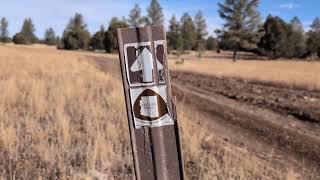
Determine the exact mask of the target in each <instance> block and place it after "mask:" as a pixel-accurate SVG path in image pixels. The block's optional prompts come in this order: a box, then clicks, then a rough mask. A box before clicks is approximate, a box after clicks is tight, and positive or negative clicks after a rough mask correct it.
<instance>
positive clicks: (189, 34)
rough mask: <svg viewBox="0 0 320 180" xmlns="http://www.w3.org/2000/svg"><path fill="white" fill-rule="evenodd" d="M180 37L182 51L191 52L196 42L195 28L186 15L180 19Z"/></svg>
mask: <svg viewBox="0 0 320 180" xmlns="http://www.w3.org/2000/svg"><path fill="white" fill-rule="evenodd" d="M181 36H182V39H183V41H182V42H183V43H182V44H183V50H192V48H193V47H194V46H195V44H196V41H197V32H196V27H195V25H194V23H193V20H192V18H191V17H190V15H189V14H188V13H185V14H184V15H183V16H182V17H181Z"/></svg>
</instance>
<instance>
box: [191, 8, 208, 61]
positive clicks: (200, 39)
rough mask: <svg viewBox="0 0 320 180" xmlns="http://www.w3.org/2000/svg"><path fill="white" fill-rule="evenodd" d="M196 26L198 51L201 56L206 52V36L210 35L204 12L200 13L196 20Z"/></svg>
mask: <svg viewBox="0 0 320 180" xmlns="http://www.w3.org/2000/svg"><path fill="white" fill-rule="evenodd" d="M194 24H195V27H196V31H197V42H196V47H195V48H194V49H196V50H197V51H198V52H199V56H201V54H202V52H203V51H204V50H205V46H206V45H205V44H206V41H205V36H206V35H208V32H207V23H206V20H205V18H204V16H203V13H202V11H198V12H197V14H196V16H195V18H194Z"/></svg>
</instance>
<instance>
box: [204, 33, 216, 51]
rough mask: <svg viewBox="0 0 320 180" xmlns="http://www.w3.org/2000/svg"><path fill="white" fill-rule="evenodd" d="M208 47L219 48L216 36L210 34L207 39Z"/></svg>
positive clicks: (210, 48) (209, 48)
mask: <svg viewBox="0 0 320 180" xmlns="http://www.w3.org/2000/svg"><path fill="white" fill-rule="evenodd" d="M206 48H207V50H215V49H217V48H218V41H217V39H216V38H214V37H212V36H210V37H208V39H207V40H206Z"/></svg>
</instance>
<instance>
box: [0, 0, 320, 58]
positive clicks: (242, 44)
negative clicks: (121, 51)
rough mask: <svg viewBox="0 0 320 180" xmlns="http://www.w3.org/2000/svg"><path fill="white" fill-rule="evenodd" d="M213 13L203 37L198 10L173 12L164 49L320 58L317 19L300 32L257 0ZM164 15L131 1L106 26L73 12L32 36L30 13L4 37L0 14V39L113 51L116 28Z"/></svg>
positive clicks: (237, 0) (239, 0)
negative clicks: (215, 22) (62, 24)
mask: <svg viewBox="0 0 320 180" xmlns="http://www.w3.org/2000/svg"><path fill="white" fill-rule="evenodd" d="M221 1H222V2H221V3H218V7H219V10H218V12H219V15H220V17H221V18H222V19H223V20H224V22H225V23H224V25H223V27H222V28H221V29H218V30H216V31H215V33H216V35H217V38H214V37H212V36H210V37H208V31H207V24H206V20H205V18H204V16H203V13H202V12H201V11H198V12H197V13H196V15H195V16H194V17H191V16H190V15H189V14H188V13H184V14H183V15H182V17H180V18H179V19H178V18H177V17H176V16H175V15H173V16H172V18H171V19H170V21H169V27H168V32H167V40H168V49H169V51H172V50H174V51H176V52H178V53H183V51H185V50H195V51H198V52H199V55H201V52H203V51H204V50H214V49H224V50H232V51H233V52H234V53H233V54H234V56H233V58H234V60H236V59H237V52H238V51H250V52H254V53H256V54H259V55H264V56H268V57H270V58H280V57H285V58H306V57H312V58H318V57H320V18H316V19H315V20H314V21H313V23H312V25H311V26H310V30H309V31H308V32H305V30H304V27H303V24H302V23H301V21H300V20H299V18H298V17H295V18H293V19H292V20H291V21H290V22H286V21H284V20H283V19H281V18H280V17H277V16H271V15H269V16H268V17H267V19H266V21H265V22H264V23H262V21H261V17H260V12H259V10H258V7H259V4H260V1H259V0H234V1H229V0H221ZM163 23H164V14H163V11H162V7H161V6H160V4H159V2H158V1H157V0H151V3H150V5H149V6H148V8H147V14H146V15H145V16H144V15H142V11H141V8H140V7H139V5H138V4H135V6H134V8H133V9H132V10H131V11H130V13H129V15H128V17H127V18H125V17H123V18H117V17H114V18H112V19H111V21H110V23H109V26H108V28H105V27H104V26H103V25H102V26H101V28H100V30H99V31H97V32H96V33H94V34H93V35H92V36H91V34H90V33H89V31H88V28H87V25H86V23H85V21H84V17H83V16H82V15H81V14H79V13H76V14H75V16H74V17H72V18H71V19H70V20H69V23H68V25H67V26H66V28H65V30H64V32H63V35H62V37H61V38H59V37H57V36H56V34H55V32H54V30H53V29H52V28H48V29H47V30H46V31H45V34H44V38H43V39H39V38H37V37H36V35H35V26H34V24H33V22H32V20H31V19H30V18H27V19H25V20H24V22H23V25H22V27H21V30H20V32H18V33H16V34H15V35H14V36H13V38H10V37H9V32H8V25H9V23H8V21H7V19H6V18H1V21H0V42H3V43H7V42H11V41H13V42H14V43H16V44H32V43H45V44H48V45H57V47H58V48H59V49H69V50H75V49H86V50H88V49H90V50H105V51H106V52H114V51H116V50H117V41H116V31H115V30H116V29H117V28H126V27H139V26H145V25H162V24H163Z"/></svg>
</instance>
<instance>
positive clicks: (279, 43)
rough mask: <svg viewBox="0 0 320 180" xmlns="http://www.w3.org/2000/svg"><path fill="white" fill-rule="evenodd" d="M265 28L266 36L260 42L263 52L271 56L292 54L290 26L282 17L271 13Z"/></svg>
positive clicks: (277, 56)
mask: <svg viewBox="0 0 320 180" xmlns="http://www.w3.org/2000/svg"><path fill="white" fill-rule="evenodd" d="M263 29H264V36H263V37H262V38H261V41H260V43H259V47H260V49H261V53H262V54H264V55H267V56H269V57H270V58H279V57H288V56H290V53H291V52H290V51H291V50H290V45H289V43H290V41H289V33H290V26H288V24H287V23H286V22H285V21H283V20H282V19H281V18H279V17H273V16H270V15H269V16H268V18H267V20H266V22H265V23H264V26H263Z"/></svg>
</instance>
